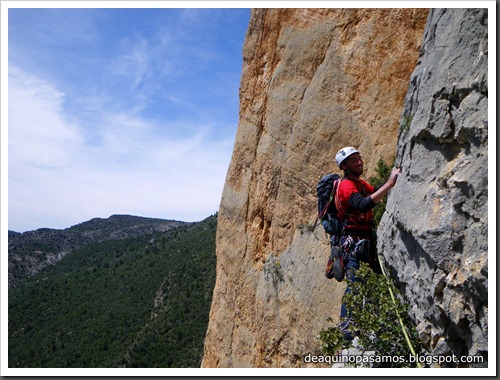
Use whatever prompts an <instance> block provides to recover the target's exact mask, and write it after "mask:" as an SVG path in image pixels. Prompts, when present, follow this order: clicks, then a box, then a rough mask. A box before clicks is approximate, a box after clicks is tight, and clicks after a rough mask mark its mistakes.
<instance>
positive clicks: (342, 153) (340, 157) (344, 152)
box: [335, 146, 359, 168]
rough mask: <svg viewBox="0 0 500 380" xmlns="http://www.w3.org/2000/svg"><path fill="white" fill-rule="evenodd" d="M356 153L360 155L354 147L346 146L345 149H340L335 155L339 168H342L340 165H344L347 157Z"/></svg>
mask: <svg viewBox="0 0 500 380" xmlns="http://www.w3.org/2000/svg"><path fill="white" fill-rule="evenodd" d="M354 153H359V151H358V150H357V149H356V148H353V147H352V146H346V147H345V148H342V149H340V150H339V151H338V153H337V154H336V155H335V161H337V165H338V167H339V168H340V164H341V163H342V161H344V160H345V159H346V158H347V157H349V156H350V155H351V154H354Z"/></svg>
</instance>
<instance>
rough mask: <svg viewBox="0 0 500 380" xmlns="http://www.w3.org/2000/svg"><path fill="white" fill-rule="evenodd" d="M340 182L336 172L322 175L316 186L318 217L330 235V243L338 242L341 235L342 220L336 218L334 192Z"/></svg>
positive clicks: (335, 243)
mask: <svg viewBox="0 0 500 380" xmlns="http://www.w3.org/2000/svg"><path fill="white" fill-rule="evenodd" d="M339 183H340V176H339V175H338V174H327V175H325V176H323V177H322V178H321V179H320V180H319V182H318V185H317V186H316V193H317V195H318V219H319V221H320V223H321V224H322V226H323V228H324V229H325V232H326V233H327V234H329V235H330V241H331V244H332V245H337V244H339V243H340V237H341V235H342V228H343V226H342V222H341V221H340V219H339V218H338V213H337V208H336V207H335V201H334V198H335V192H336V191H337V186H338V184H339Z"/></svg>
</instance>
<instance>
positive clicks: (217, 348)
mask: <svg viewBox="0 0 500 380" xmlns="http://www.w3.org/2000/svg"><path fill="white" fill-rule="evenodd" d="M427 14H428V10H425V9H255V10H253V11H252V16H251V20H250V24H249V27H248V32H247V36H246V41H245V45H244V50H243V59H244V63H243V72H242V78H241V86H240V120H239V126H238V133H237V136H236V142H235V146H234V152H233V156H232V160H231V164H230V167H229V170H228V173H227V178H226V183H225V187H224V192H223V196H222V200H221V205H220V210H219V219H218V230H217V280H216V286H215V290H214V297H213V302H212V307H211V312H210V322H209V327H208V331H207V336H206V342H205V352H204V359H203V366H204V367H264V366H267V367H285V366H286V367H290V366H295V367H300V366H305V363H304V362H303V360H302V357H303V356H304V355H306V354H307V353H314V352H317V351H318V348H319V341H318V340H317V338H316V336H317V334H318V332H319V330H320V329H322V328H324V327H325V326H326V325H327V324H328V323H327V322H326V320H327V318H328V317H333V318H336V317H338V313H339V308H340V306H339V305H340V299H341V297H342V294H343V291H344V284H342V283H340V284H339V283H337V282H335V281H334V280H327V279H326V277H325V276H324V274H323V273H324V265H325V263H326V259H327V256H328V253H329V249H328V243H327V239H326V237H325V236H324V233H323V232H322V231H321V227H317V228H316V229H315V230H314V231H312V232H311V231H310V228H309V225H310V224H312V223H314V220H315V215H316V212H317V210H316V197H315V185H316V183H317V181H318V180H319V178H320V177H321V175H323V174H325V173H328V172H332V171H336V170H337V169H336V168H335V165H334V163H333V158H334V155H335V153H336V152H337V151H338V150H339V149H340V148H341V147H343V146H345V145H353V146H356V147H358V148H359V149H360V150H361V152H362V153H363V155H364V158H365V167H366V175H367V176H370V175H371V174H373V173H374V169H375V165H376V162H377V160H378V159H379V158H381V157H382V158H384V159H386V160H391V159H393V158H394V156H395V154H396V143H397V137H398V135H397V134H398V127H399V119H400V117H401V114H402V110H403V101H404V97H405V94H406V93H407V90H408V86H409V79H410V76H411V74H412V72H413V70H414V69H415V65H416V62H417V60H418V56H419V50H420V47H421V42H422V37H423V31H424V26H425V22H426V19H427Z"/></svg>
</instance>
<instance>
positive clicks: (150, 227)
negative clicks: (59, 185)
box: [9, 215, 186, 288]
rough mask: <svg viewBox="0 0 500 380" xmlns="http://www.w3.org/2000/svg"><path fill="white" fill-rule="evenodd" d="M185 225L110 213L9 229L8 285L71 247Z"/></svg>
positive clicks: (56, 257)
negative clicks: (66, 223) (65, 224)
mask: <svg viewBox="0 0 500 380" xmlns="http://www.w3.org/2000/svg"><path fill="white" fill-rule="evenodd" d="M184 224H186V223H185V222H179V221H175V220H164V219H153V218H143V217H139V216H131V215H112V216H111V217H109V218H107V219H103V218H94V219H91V220H89V221H87V222H83V223H80V224H77V225H74V226H72V227H70V228H66V229H63V230H57V229H51V228H40V229H37V230H35V231H28V232H25V233H22V234H21V233H18V232H14V231H9V288H10V287H12V286H15V285H16V284H18V283H19V282H21V281H23V280H24V279H26V278H28V277H30V276H32V275H34V274H36V273H38V272H39V271H40V270H41V269H43V268H44V267H46V266H47V265H51V264H54V263H56V262H58V261H59V260H61V259H62V258H63V257H64V256H65V255H67V254H68V253H70V252H71V251H73V250H74V249H77V248H80V247H83V246H86V245H88V244H91V243H95V242H103V241H106V240H117V239H124V238H130V237H135V236H140V235H144V234H147V233H152V232H159V231H168V230H170V229H172V228H176V227H179V226H181V225H184Z"/></svg>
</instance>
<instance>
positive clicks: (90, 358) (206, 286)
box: [8, 215, 217, 368]
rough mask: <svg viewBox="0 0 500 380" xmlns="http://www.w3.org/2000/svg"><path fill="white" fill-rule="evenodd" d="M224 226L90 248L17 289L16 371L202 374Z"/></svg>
mask: <svg viewBox="0 0 500 380" xmlns="http://www.w3.org/2000/svg"><path fill="white" fill-rule="evenodd" d="M216 223H217V219H216V215H215V216H211V217H209V218H207V219H205V220H204V221H202V222H199V223H194V224H189V225H184V226H181V227H178V228H176V229H173V230H169V231H165V232H156V233H153V234H145V235H142V236H139V237H132V238H126V239H121V240H109V241H105V242H100V243H91V244H89V245H86V246H85V247H81V248H78V249H76V250H74V251H72V252H71V253H70V254H68V255H67V256H65V257H64V258H63V259H62V260H61V261H60V262H58V263H57V264H55V265H52V266H49V267H46V268H44V269H43V270H42V271H41V272H40V273H38V274H36V275H35V276H33V277H30V278H29V279H28V280H27V281H26V282H23V283H22V284H20V285H18V286H17V287H14V288H12V289H9V358H8V360H9V367H40V368H54V367H87V368H89V367H144V368H146V367H147V368H152V367H199V366H200V363H201V358H202V353H203V339H204V336H205V332H206V328H207V324H208V314H209V309H210V304H211V299H212V291H213V287H214V284H215V231H216Z"/></svg>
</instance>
